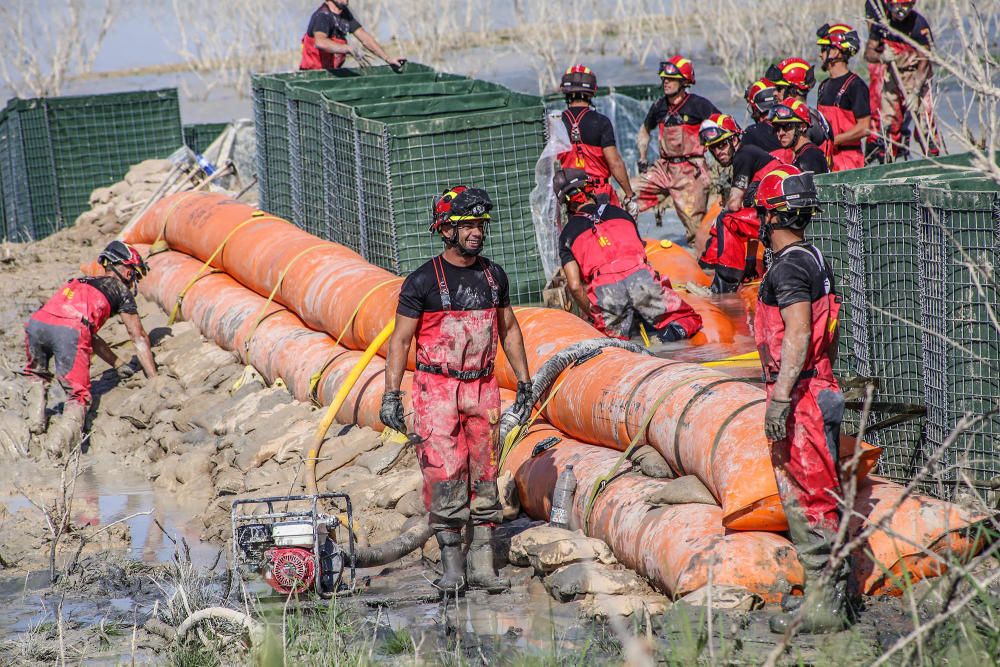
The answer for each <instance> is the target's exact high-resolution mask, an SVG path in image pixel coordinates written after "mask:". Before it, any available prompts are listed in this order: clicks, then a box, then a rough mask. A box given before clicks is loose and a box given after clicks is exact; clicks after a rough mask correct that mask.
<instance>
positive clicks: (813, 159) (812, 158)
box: [771, 99, 830, 174]
mask: <svg viewBox="0 0 1000 667" xmlns="http://www.w3.org/2000/svg"><path fill="white" fill-rule="evenodd" d="M771 124H772V125H773V126H774V128H775V131H776V132H777V136H778V143H779V145H780V147H781V148H782V149H784V150H786V151H789V152H790V153H791V155H790V159H789V158H785V159H786V161H787V162H788V163H789V164H791V165H793V166H795V167H797V168H798V169H799V171H811V172H812V173H814V174H825V173H827V172H828V171H830V165H829V164H828V163H827V161H826V155H824V154H823V151H822V150H821V149H820V147H819V146H817V145H816V144H814V143H813V142H811V141H810V140H809V127H810V125H811V124H812V114H810V113H809V107H807V106H806V104H805V102H800V101H799V100H794V99H789V100H786V101H784V102H781V103H779V104H777V105H775V107H774V108H773V109H771Z"/></svg>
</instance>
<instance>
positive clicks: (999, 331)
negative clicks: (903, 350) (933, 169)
mask: <svg viewBox="0 0 1000 667" xmlns="http://www.w3.org/2000/svg"><path fill="white" fill-rule="evenodd" d="M987 188H988V189H987ZM977 189H978V190H977ZM919 196H920V204H921V225H920V244H921V247H922V248H923V249H924V250H923V252H922V262H921V267H922V279H923V282H924V285H925V294H924V303H925V312H924V319H923V323H924V327H925V335H924V343H925V353H924V368H925V374H926V378H927V380H926V382H927V399H926V400H927V410H928V429H927V431H928V433H927V436H928V444H929V446H930V447H932V448H935V449H939V448H945V447H946V448H947V451H946V452H945V460H944V463H945V465H946V466H947V468H946V473H945V475H944V479H945V481H946V483H950V484H953V485H954V484H957V483H960V482H962V481H963V480H968V481H969V482H971V483H972V484H973V485H975V486H978V487H982V488H984V489H985V488H991V487H990V485H989V482H990V481H991V480H994V481H995V480H996V479H997V478H998V476H1000V451H998V445H1000V417H998V415H997V410H998V409H1000V325H998V321H1000V320H998V317H1000V315H998V314H1000V287H998V284H997V279H996V267H997V266H998V263H1000V194H998V192H997V189H996V184H995V183H989V182H983V181H981V182H978V183H976V182H973V183H953V184H950V185H948V186H947V187H944V186H941V185H928V186H924V187H922V188H921V189H920V192H919ZM949 439H951V442H949Z"/></svg>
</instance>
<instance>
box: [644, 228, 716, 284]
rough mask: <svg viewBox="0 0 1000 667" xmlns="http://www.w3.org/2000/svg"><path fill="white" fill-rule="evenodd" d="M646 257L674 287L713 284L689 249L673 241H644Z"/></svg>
mask: <svg viewBox="0 0 1000 667" xmlns="http://www.w3.org/2000/svg"><path fill="white" fill-rule="evenodd" d="M644 240H645V242H646V257H647V258H648V259H649V263H650V265H651V266H652V267H653V268H654V269H656V271H657V273H659V274H660V275H661V276H666V277H667V278H670V282H671V283H673V285H674V287H679V288H683V287H684V286H685V285H687V284H688V283H689V282H691V283H694V284H695V285H701V286H702V287H708V286H709V285H711V284H712V279H711V278H709V277H708V274H707V273H705V272H704V271H702V269H701V267H700V266H698V260H697V259H695V257H694V255H692V254H691V253H690V252H688V251H687V249H686V248H685V247H684V246H682V245H678V244H676V243H674V242H673V241H666V240H663V241H660V240H657V239H644Z"/></svg>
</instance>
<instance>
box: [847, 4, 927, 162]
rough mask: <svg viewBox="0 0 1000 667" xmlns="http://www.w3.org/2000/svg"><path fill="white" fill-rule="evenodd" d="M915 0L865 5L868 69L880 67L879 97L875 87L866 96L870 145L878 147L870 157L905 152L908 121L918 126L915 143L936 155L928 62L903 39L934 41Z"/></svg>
mask: <svg viewBox="0 0 1000 667" xmlns="http://www.w3.org/2000/svg"><path fill="white" fill-rule="evenodd" d="M915 4H916V2H914V1H913V0H905V1H902V0H885V1H883V2H881V5H882V6H881V7H876V6H875V5H874V4H873V3H872V2H871V0H869V2H868V3H867V4H866V7H865V11H866V15H867V17H868V25H869V27H870V33H869V36H868V43H867V44H866V45H865V60H867V61H868V63H869V65H868V67H869V70H870V71H874V70H878V71H879V77H880V79H881V81H880V82H879V90H878V93H879V94H878V95H876V94H875V92H874V90H875V86H874V85H873V86H872V90H873V92H872V93H871V95H870V98H871V105H872V118H873V120H874V119H876V118H877V119H878V121H877V122H875V123H873V127H872V131H871V139H872V140H873V141H872V143H873V144H875V145H878V146H879V147H880V148H881V155H879V154H875V155H873V156H872V158H873V159H879V160H880V161H885V162H892V161H894V160H896V159H897V157H899V156H900V155H904V156H905V155H906V153H907V147H908V144H909V131H910V128H909V127H908V125H909V121H910V120H913V121H915V124H916V130H917V141H918V143H919V144H920V148H921V150H922V151H923V152H924V153H925V154H926V155H929V156H932V157H933V156H936V155H938V154H939V153H940V149H939V148H938V146H939V144H940V137H938V134H937V129H936V124H935V122H934V113H933V106H932V101H931V86H930V80H931V76H932V75H933V71H932V69H931V63H930V60H928V59H927V58H926V57H925V56H923V55H921V54H920V52H919V51H917V49H916V48H914V47H913V46H912V45H911V44H909V43H907V42H906V41H905V39H906V38H909V39H910V40H912V41H913V42H914V43H916V44H918V45H920V46H921V47H923V48H924V49H926V50H928V51H929V50H930V49H931V48H933V45H934V36H933V34H932V33H931V27H930V24H928V23H927V19H926V18H924V17H923V15H922V14H920V13H919V12H915V11H913V7H914V5H915Z"/></svg>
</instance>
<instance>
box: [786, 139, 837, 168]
mask: <svg viewBox="0 0 1000 667" xmlns="http://www.w3.org/2000/svg"><path fill="white" fill-rule="evenodd" d="M792 164H794V165H795V166H796V167H798V168H799V170H800V171H811V172H812V173H814V174H825V173H827V172H828V171H830V165H829V164H827V161H826V155H824V154H823V151H821V150H820V149H819V147H818V146H817V145H816V144H814V143H808V144H806V145H805V146H803V147H802V149H801V150H800V151H799V152H798V153H796V155H795V159H794V160H792Z"/></svg>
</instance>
